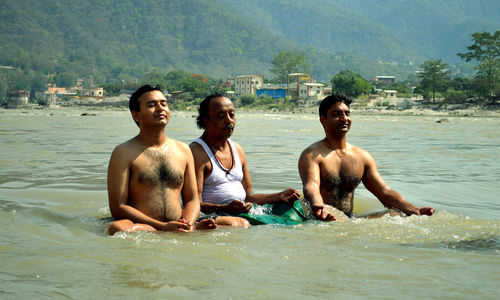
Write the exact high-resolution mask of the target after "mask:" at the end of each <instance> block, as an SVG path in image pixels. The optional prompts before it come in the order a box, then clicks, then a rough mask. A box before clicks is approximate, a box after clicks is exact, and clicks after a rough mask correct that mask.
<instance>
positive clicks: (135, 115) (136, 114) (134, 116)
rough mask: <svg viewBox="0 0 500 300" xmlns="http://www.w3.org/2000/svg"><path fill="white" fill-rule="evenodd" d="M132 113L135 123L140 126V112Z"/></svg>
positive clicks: (133, 111)
mask: <svg viewBox="0 0 500 300" xmlns="http://www.w3.org/2000/svg"><path fill="white" fill-rule="evenodd" d="M130 113H131V114H132V119H134V122H135V123H136V124H137V125H139V116H138V114H139V112H138V111H135V110H132V111H131V112H130Z"/></svg>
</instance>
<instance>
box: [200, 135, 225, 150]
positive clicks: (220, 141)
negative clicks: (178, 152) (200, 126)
mask: <svg viewBox="0 0 500 300" xmlns="http://www.w3.org/2000/svg"><path fill="white" fill-rule="evenodd" d="M201 139H202V140H203V141H204V142H205V143H207V144H208V146H210V147H211V148H212V149H214V150H218V151H222V150H223V149H224V148H225V147H226V145H227V140H228V139H227V138H226V137H222V138H219V137H217V136H213V135H209V134H207V133H206V132H203V135H202V136H201Z"/></svg>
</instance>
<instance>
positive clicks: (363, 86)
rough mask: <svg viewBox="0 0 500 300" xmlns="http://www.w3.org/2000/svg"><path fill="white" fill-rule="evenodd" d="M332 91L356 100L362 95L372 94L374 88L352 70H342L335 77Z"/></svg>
mask: <svg viewBox="0 0 500 300" xmlns="http://www.w3.org/2000/svg"><path fill="white" fill-rule="evenodd" d="M332 89H333V91H334V92H335V93H341V94H344V95H346V96H347V97H353V98H356V97H358V96H360V95H362V94H368V93H370V91H371V89H372V86H371V84H370V82H368V80H366V79H364V78H363V77H361V75H359V74H357V73H354V72H353V71H351V70H342V71H340V72H338V73H337V74H335V76H333V78H332Z"/></svg>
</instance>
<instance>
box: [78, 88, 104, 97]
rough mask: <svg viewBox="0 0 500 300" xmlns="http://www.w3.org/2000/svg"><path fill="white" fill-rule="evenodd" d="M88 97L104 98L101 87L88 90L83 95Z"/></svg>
mask: <svg viewBox="0 0 500 300" xmlns="http://www.w3.org/2000/svg"><path fill="white" fill-rule="evenodd" d="M83 95H84V96H88V97H95V98H102V97H103V96H104V89H103V88H102V87H97V88H90V89H88V90H86V91H85V93H84V94H83Z"/></svg>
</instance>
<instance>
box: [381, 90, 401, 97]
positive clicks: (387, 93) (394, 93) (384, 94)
mask: <svg viewBox="0 0 500 300" xmlns="http://www.w3.org/2000/svg"><path fill="white" fill-rule="evenodd" d="M380 96H381V97H383V98H397V97H398V91H393V90H383V91H382V92H380Z"/></svg>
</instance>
